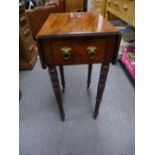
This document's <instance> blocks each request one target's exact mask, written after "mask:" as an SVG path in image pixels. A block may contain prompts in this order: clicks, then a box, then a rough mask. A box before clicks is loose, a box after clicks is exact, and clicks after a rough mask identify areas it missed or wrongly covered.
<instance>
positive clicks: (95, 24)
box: [37, 12, 118, 37]
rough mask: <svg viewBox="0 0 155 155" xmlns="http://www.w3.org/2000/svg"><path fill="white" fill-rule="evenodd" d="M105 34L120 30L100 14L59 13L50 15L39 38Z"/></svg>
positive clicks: (38, 35)
mask: <svg viewBox="0 0 155 155" xmlns="http://www.w3.org/2000/svg"><path fill="white" fill-rule="evenodd" d="M105 32H110V33H111V32H118V30H117V29H116V28H115V27H114V26H113V25H112V24H111V23H110V22H108V21H107V20H106V19H104V18H103V17H102V15H100V14H96V13H89V12H85V13H84V12H73V13H57V14H50V15H49V17H48V19H47V20H46V21H45V23H44V24H43V26H42V27H41V29H40V31H39V33H38V34H37V37H43V36H44V37H45V36H50V35H70V34H71V35H73V34H75V35H76V34H85V35H86V33H88V34H89V33H91V34H92V33H105Z"/></svg>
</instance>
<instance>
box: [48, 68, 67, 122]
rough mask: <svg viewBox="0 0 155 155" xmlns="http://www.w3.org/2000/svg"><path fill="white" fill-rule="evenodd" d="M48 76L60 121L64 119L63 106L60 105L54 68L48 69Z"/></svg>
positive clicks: (57, 81) (58, 88)
mask: <svg viewBox="0 0 155 155" xmlns="http://www.w3.org/2000/svg"><path fill="white" fill-rule="evenodd" d="M48 71H49V75H50V78H51V82H52V86H53V90H54V94H55V97H56V101H57V105H58V108H59V111H60V116H61V119H62V121H64V119H65V114H64V110H63V105H62V98H61V91H60V86H59V80H58V75H57V71H56V67H49V70H48Z"/></svg>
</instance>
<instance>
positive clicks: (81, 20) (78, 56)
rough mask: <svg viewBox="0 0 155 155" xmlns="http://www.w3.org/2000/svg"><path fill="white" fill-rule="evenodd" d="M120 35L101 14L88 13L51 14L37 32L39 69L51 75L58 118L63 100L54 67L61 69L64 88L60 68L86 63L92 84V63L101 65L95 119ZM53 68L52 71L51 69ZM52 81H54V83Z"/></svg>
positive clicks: (115, 56)
mask: <svg viewBox="0 0 155 155" xmlns="http://www.w3.org/2000/svg"><path fill="white" fill-rule="evenodd" d="M120 39H121V34H120V32H119V31H118V30H117V29H116V28H115V27H114V26H113V25H112V24H110V22H108V21H106V20H105V19H104V18H103V17H102V16H101V15H99V14H95V13H89V12H82V13H75V12H74V13H63V14H62V13H58V14H51V15H50V16H49V17H48V19H47V20H46V22H45V23H44V25H43V26H42V28H41V29H40V31H39V33H38V34H37V37H36V41H37V45H38V50H39V54H40V58H41V59H40V60H41V65H42V68H44V69H45V68H46V67H48V68H50V75H51V79H52V78H53V79H52V83H55V84H54V85H53V87H54V88H55V92H56V90H57V93H55V94H56V99H57V103H58V107H59V111H60V113H61V115H62V116H63V115H64V111H63V110H62V99H61V95H60V87H59V86H58V80H57V79H58V78H56V76H57V74H56V70H55V66H60V73H61V75H62V76H61V78H62V85H63V87H64V88H65V82H64V79H63V78H64V73H63V68H62V67H61V66H63V65H76V64H89V68H88V81H87V86H88V87H89V85H90V81H91V70H92V64H94V63H101V64H103V65H102V68H101V74H100V79H99V86H98V92H97V98H96V106H95V110H94V118H96V117H97V114H98V111H99V106H100V103H101V98H102V94H103V91H104V85H105V81H106V76H107V74H108V69H109V64H110V63H112V64H115V63H116V60H117V55H118V49H119V45H120ZM51 69H52V70H51ZM54 81H55V82H54Z"/></svg>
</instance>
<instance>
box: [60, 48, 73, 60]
mask: <svg viewBox="0 0 155 155" xmlns="http://www.w3.org/2000/svg"><path fill="white" fill-rule="evenodd" d="M71 51H72V49H71V48H70V47H62V48H61V53H62V55H63V58H64V59H65V60H69V59H70V58H71Z"/></svg>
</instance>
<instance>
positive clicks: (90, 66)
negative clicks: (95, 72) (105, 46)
mask: <svg viewBox="0 0 155 155" xmlns="http://www.w3.org/2000/svg"><path fill="white" fill-rule="evenodd" d="M91 72H92V64H89V65H88V80H87V88H89V86H90V82H91Z"/></svg>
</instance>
